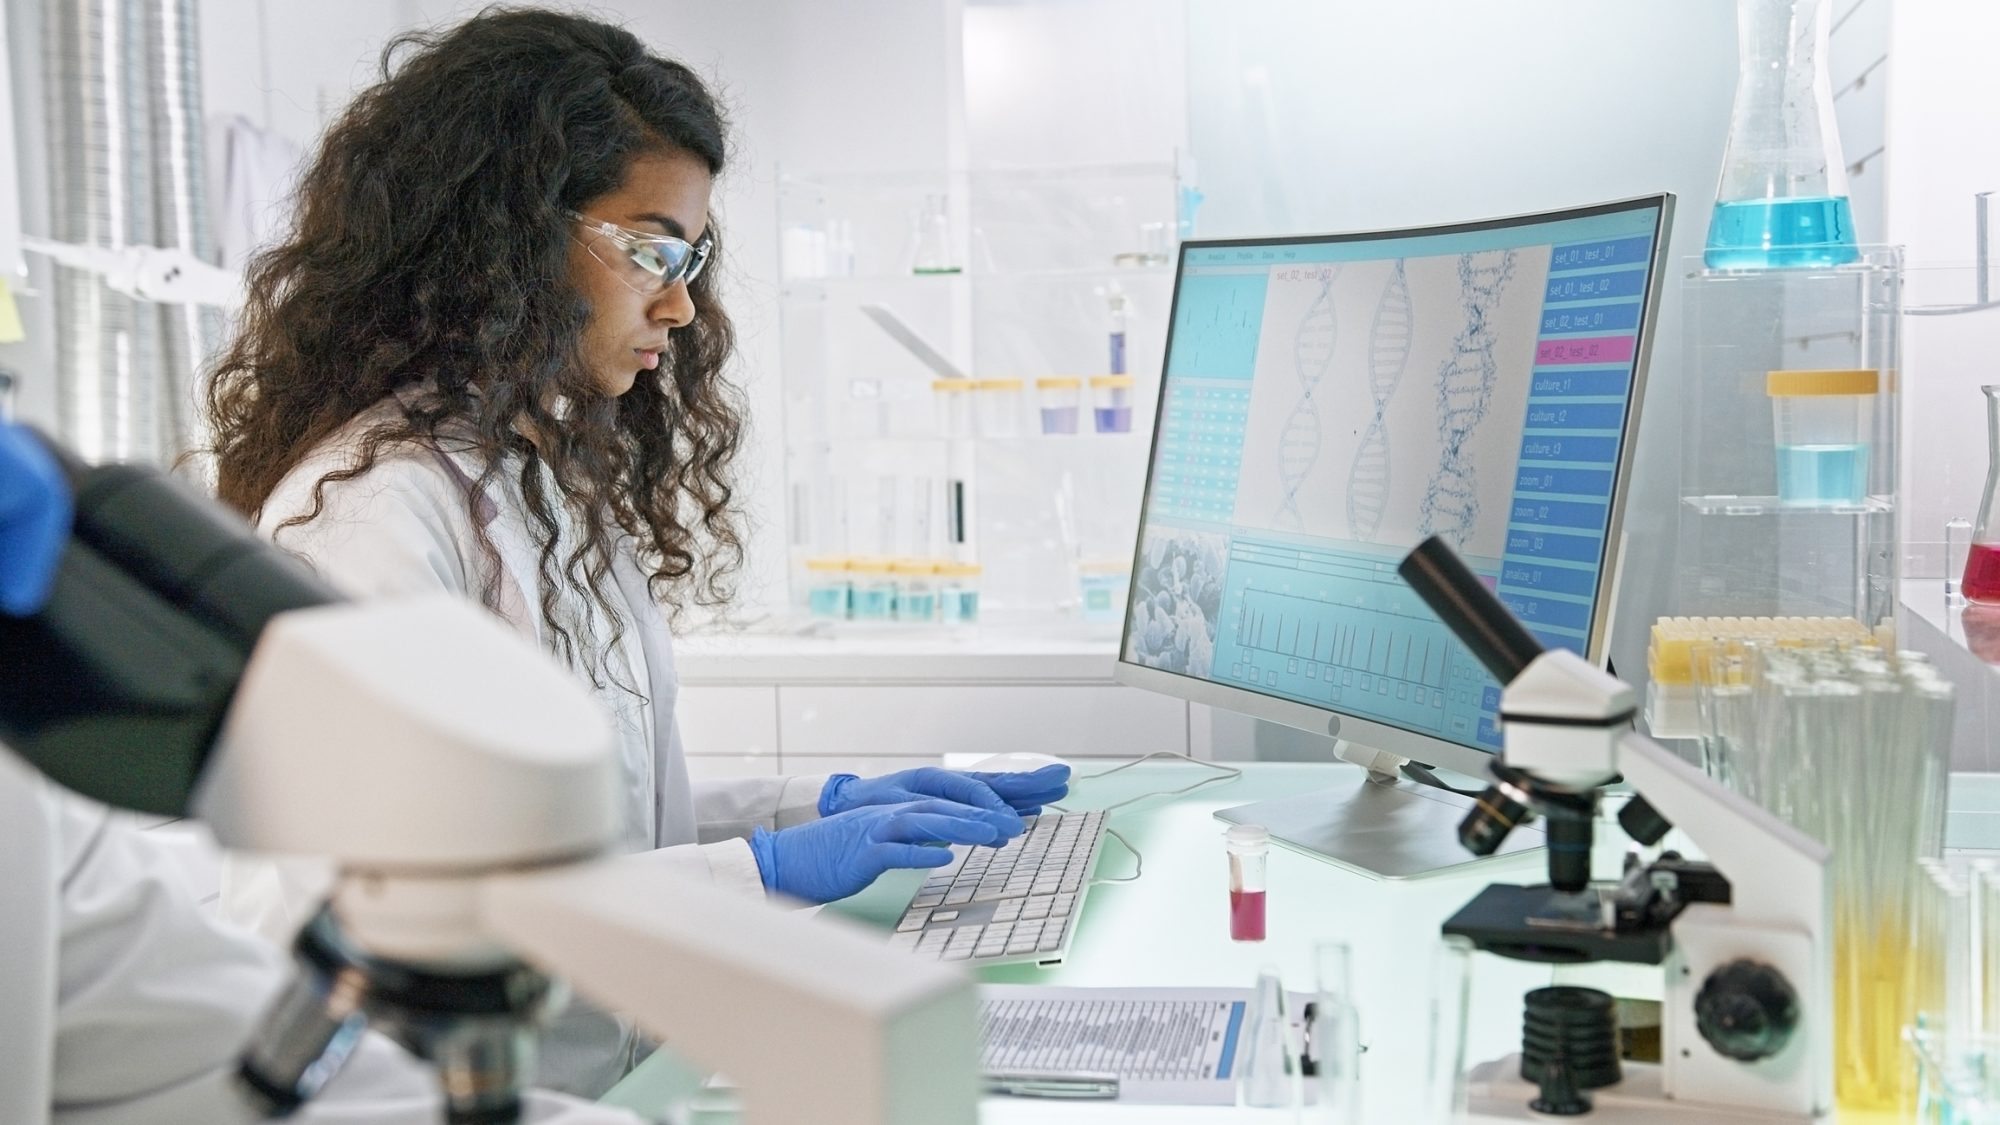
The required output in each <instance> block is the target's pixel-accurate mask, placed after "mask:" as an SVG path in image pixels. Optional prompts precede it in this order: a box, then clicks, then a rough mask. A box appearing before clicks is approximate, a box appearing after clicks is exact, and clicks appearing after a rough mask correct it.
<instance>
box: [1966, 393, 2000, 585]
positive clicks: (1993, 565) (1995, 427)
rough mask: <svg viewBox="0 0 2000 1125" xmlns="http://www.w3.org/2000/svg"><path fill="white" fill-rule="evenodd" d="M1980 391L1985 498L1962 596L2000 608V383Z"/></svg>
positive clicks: (1967, 564) (1975, 527) (1982, 501)
mask: <svg viewBox="0 0 2000 1125" xmlns="http://www.w3.org/2000/svg"><path fill="white" fill-rule="evenodd" d="M1979 389H1980V391H1982V392H1983V393H1984V394H1985V395H1986V494H1985V495H1984V496H1982V497H1980V500H1979V522H1978V523H1976V524H1974V525H1973V526H1972V550H1971V551H1969V552H1968V553H1967V554H1966V556H1965V581H1964V582H1962V583H1960V584H1959V592H1960V593H1961V594H1964V595H1965V599H1966V600H1967V601H1972V602H1980V603H1983V604H1985V605H2000V383H1995V384H1992V385H1990V386H1985V387H1981V388H1979Z"/></svg>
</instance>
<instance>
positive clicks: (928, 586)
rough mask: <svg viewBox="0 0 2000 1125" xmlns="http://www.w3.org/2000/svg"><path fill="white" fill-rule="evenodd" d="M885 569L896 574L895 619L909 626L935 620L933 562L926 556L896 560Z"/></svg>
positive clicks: (935, 595)
mask: <svg viewBox="0 0 2000 1125" xmlns="http://www.w3.org/2000/svg"><path fill="white" fill-rule="evenodd" d="M889 569H890V572H891V573H893V574H894V575H895V576H896V620H898V621H903V622H908V623H910V624H913V625H928V624H930V623H931V622H933V621H935V620H937V610H938V605H937V603H938V585H937V564H936V563H935V562H932V561H931V560H929V559H898V560H896V562H895V564H894V565H892V566H891V567H890V568H889Z"/></svg>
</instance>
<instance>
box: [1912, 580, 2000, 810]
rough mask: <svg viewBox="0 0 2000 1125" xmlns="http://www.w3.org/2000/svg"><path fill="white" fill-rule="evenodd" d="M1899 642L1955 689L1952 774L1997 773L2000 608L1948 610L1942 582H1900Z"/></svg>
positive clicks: (1999, 763)
mask: <svg viewBox="0 0 2000 1125" xmlns="http://www.w3.org/2000/svg"><path fill="white" fill-rule="evenodd" d="M1902 609H1903V612H1902V614H1901V615H1900V618H1899V620H1900V624H1901V627H1902V640H1901V642H1900V643H1901V644H1903V645H1905V646H1906V647H1909V648H1914V649H1917V650H1918V651H1920V652H1922V653H1924V654H1925V655H1927V656H1929V657H1930V658H1931V660H1932V662H1933V663H1935V664H1936V665H1937V666H1938V670H1939V671H1940V672H1943V673H1944V674H1945V676H1946V677H1947V678H1949V679H1950V680H1951V682H1952V683H1953V684H1954V685H1955V686H1956V687H1957V689H1958V700H1959V704H1958V715H1957V721H1956V722H1955V723H1954V725H1953V729H1952V753H1951V764H1952V768H1953V769H1955V770H1985V771H1994V772H2000V606H1947V605H1946V604H1945V601H1944V583H1943V582H1941V581H1939V580H1937V579H1935V578H1913V579H1909V580H1907V581H1905V582H1904V583H1903V584H1902Z"/></svg>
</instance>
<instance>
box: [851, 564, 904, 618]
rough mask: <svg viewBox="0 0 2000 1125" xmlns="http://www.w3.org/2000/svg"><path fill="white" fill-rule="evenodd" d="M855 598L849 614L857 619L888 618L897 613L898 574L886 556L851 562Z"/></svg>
mask: <svg viewBox="0 0 2000 1125" xmlns="http://www.w3.org/2000/svg"><path fill="white" fill-rule="evenodd" d="M848 570H849V572H850V573H852V575H853V581H854V597H853V601H852V603H851V604H852V609H851V610H850V612H849V614H848V616H849V617H850V618H851V619H853V620H855V621H889V620H892V619H894V617H895V615H896V576H895V574H894V572H893V571H892V570H891V567H890V564H889V560H887V559H855V560H853V561H852V562H851V563H849V565H848Z"/></svg>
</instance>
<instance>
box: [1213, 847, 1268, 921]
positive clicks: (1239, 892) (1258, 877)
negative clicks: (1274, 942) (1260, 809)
mask: <svg viewBox="0 0 2000 1125" xmlns="http://www.w3.org/2000/svg"><path fill="white" fill-rule="evenodd" d="M1223 846H1224V847H1225V848H1226V849H1227V850H1228V852H1229V938H1230V940H1231V941H1263V940H1264V891H1265V886H1264V865H1265V863H1266V862H1267V861H1268V860H1269V858H1270V854H1271V830H1270V829H1268V828H1265V827H1263V826H1261V825H1256V824H1238V825H1236V826H1234V827H1232V828H1231V829H1230V830H1229V831H1228V832H1225V833H1223Z"/></svg>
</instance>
